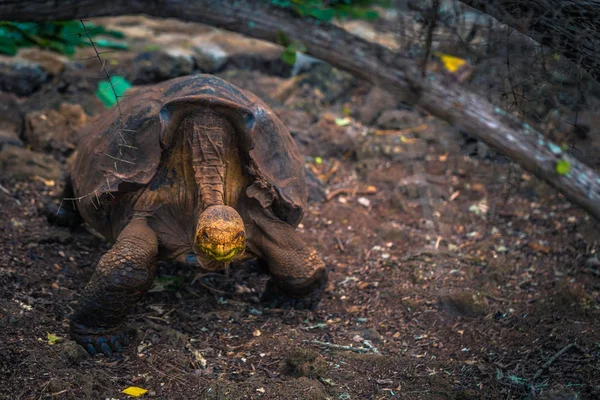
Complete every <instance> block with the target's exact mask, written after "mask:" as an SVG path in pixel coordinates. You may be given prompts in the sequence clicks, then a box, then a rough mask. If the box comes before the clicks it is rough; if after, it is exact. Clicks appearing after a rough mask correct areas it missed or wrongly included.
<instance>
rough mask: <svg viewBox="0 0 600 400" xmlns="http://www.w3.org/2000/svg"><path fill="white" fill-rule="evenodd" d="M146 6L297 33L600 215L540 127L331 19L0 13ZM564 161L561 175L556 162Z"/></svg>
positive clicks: (199, 1)
mask: <svg viewBox="0 0 600 400" xmlns="http://www.w3.org/2000/svg"><path fill="white" fill-rule="evenodd" d="M125 14H146V15H150V16H153V17H172V18H178V19H181V20H187V21H194V22H201V23H204V24H208V25H213V26H216V27H219V28H224V29H227V30H230V31H235V32H239V33H243V34H245V35H248V36H251V37H254V38H257V39H262V40H266V41H270V42H275V43H276V42H277V36H278V33H279V32H284V33H285V34H286V35H287V36H288V37H291V38H294V39H295V40H299V41H302V42H303V43H304V44H305V45H306V47H307V53H309V54H311V55H312V56H314V57H316V58H319V59H321V60H323V61H326V62H328V63H330V64H332V65H334V66H336V67H338V68H340V69H344V70H346V71H349V72H351V73H353V74H355V75H356V76H359V77H361V78H363V79H365V80H367V81H370V82H372V83H374V84H376V85H379V86H381V87H383V88H384V89H386V90H388V91H390V92H391V93H393V94H394V95H396V96H398V97H400V98H402V99H404V100H405V101H407V102H410V103H412V104H415V105H419V106H421V107H422V108H423V109H425V110H427V111H428V112H430V113H431V114H432V115H434V116H436V117H439V118H441V119H444V120H446V121H448V122H449V123H451V124H453V125H455V126H456V127H458V128H460V129H462V130H463V131H465V132H467V133H469V134H470V135H472V136H474V137H477V138H479V139H481V140H482V141H483V142H485V143H487V144H488V145H490V146H491V147H492V148H494V149H496V150H497V151H498V152H500V153H502V154H504V155H506V156H508V157H510V158H512V159H513V160H514V161H516V162H517V163H519V164H520V165H521V166H522V167H523V168H524V169H525V170H527V171H529V172H531V173H533V174H534V175H536V176H538V177H539V178H541V179H544V180H545V181H546V182H548V183H549V184H550V185H551V186H553V187H554V188H556V189H557V190H558V191H559V192H561V193H562V194H563V195H564V196H565V197H567V198H568V199H569V200H571V201H572V202H573V203H575V204H577V205H579V206H581V207H582V208H584V209H585V210H587V211H588V212H589V213H590V214H592V215H593V216H594V217H596V218H597V219H599V220H600V176H598V175H597V174H596V173H595V172H594V171H593V170H592V169H591V168H589V167H588V166H586V165H585V164H583V163H581V162H580V161H578V160H577V159H575V158H574V157H572V156H570V155H568V154H565V153H564V152H563V151H562V150H561V148H560V147H559V146H557V145H556V144H554V143H552V142H550V141H548V140H547V139H546V138H545V137H544V136H543V135H542V134H541V133H539V132H536V131H535V130H534V129H533V128H531V127H530V126H529V125H527V124H523V123H522V122H520V121H519V120H517V119H516V118H515V117H513V116H511V115H509V114H507V113H505V112H504V111H502V110H501V109H499V108H498V107H495V106H494V105H492V104H491V103H489V102H487V101H485V100H484V99H483V98H481V97H480V96H477V95H475V94H473V93H471V92H468V91H466V90H465V89H463V88H461V87H459V86H457V85H454V84H449V83H444V82H443V81H442V80H441V78H440V77H439V76H435V75H430V76H428V77H427V78H426V79H422V78H421V75H420V73H419V66H418V64H417V62H416V61H413V60H411V59H410V58H408V57H405V56H403V55H402V54H398V53H395V52H392V51H391V50H389V49H387V48H384V47H382V46H379V45H377V44H374V43H370V42H368V41H365V40H363V39H360V38H358V37H356V36H354V35H351V34H349V33H348V32H346V31H344V30H342V29H339V28H336V27H335V26H333V25H330V24H325V23H322V22H318V21H314V20H308V19H300V18H297V17H295V16H294V15H292V14H291V13H289V12H287V11H286V10H282V9H277V8H273V7H271V6H269V4H268V2H266V1H243V0H196V1H188V0H152V1H150V0H148V1H145V0H129V1H126V2H122V1H120V0H63V1H62V2H61V3H60V7H57V5H56V2H55V1H51V0H9V1H3V2H1V3H0V19H4V20H20V21H44V20H65V19H73V18H85V17H100V16H115V15H125ZM559 160H565V161H567V162H568V163H569V164H570V166H571V170H570V172H569V173H568V174H567V175H559V174H557V173H556V163H557V162H558V161H559Z"/></svg>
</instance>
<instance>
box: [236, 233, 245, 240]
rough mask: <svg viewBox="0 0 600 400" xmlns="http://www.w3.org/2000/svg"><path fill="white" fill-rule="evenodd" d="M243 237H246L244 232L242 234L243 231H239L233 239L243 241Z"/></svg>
mask: <svg viewBox="0 0 600 400" xmlns="http://www.w3.org/2000/svg"><path fill="white" fill-rule="evenodd" d="M245 237H246V232H244V231H240V232H238V234H237V235H236V237H235V238H236V239H243V238H245Z"/></svg>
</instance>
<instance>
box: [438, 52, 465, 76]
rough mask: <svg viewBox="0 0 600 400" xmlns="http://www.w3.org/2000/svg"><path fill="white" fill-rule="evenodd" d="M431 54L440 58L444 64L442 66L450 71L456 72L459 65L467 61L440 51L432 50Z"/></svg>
mask: <svg viewBox="0 0 600 400" xmlns="http://www.w3.org/2000/svg"><path fill="white" fill-rule="evenodd" d="M433 54H435V55H436V56H438V57H439V58H440V60H441V61H442V63H443V64H444V67H446V69H447V70H448V71H450V72H456V71H457V70H458V69H459V68H460V67H462V66H463V65H465V64H466V63H467V61H466V60H464V59H462V58H458V57H454V56H451V55H449V54H444V53H440V52H439V51H434V52H433Z"/></svg>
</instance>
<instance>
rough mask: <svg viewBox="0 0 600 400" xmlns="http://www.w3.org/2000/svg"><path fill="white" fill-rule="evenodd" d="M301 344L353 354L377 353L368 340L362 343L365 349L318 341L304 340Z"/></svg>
mask: <svg viewBox="0 0 600 400" xmlns="http://www.w3.org/2000/svg"><path fill="white" fill-rule="evenodd" d="M303 342H305V343H310V344H317V345H319V346H323V347H327V348H329V349H336V350H346V351H353V352H355V353H379V351H378V350H377V349H376V348H375V347H373V345H372V344H371V343H370V342H369V341H368V340H364V341H363V343H364V344H365V346H366V347H354V346H342V345H341V344H334V343H329V342H321V341H320V340H304V341H303ZM365 342H369V343H365Z"/></svg>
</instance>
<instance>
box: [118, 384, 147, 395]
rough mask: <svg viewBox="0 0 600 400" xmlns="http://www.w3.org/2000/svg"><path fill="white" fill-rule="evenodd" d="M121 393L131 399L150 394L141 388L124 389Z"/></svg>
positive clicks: (130, 387)
mask: <svg viewBox="0 0 600 400" xmlns="http://www.w3.org/2000/svg"><path fill="white" fill-rule="evenodd" d="M121 393H125V394H126V395H128V396H131V397H140V396H143V395H145V394H146V393H148V391H147V390H146V389H142V388H141V387H137V386H129V387H128V388H127V389H123V391H122V392H121Z"/></svg>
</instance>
